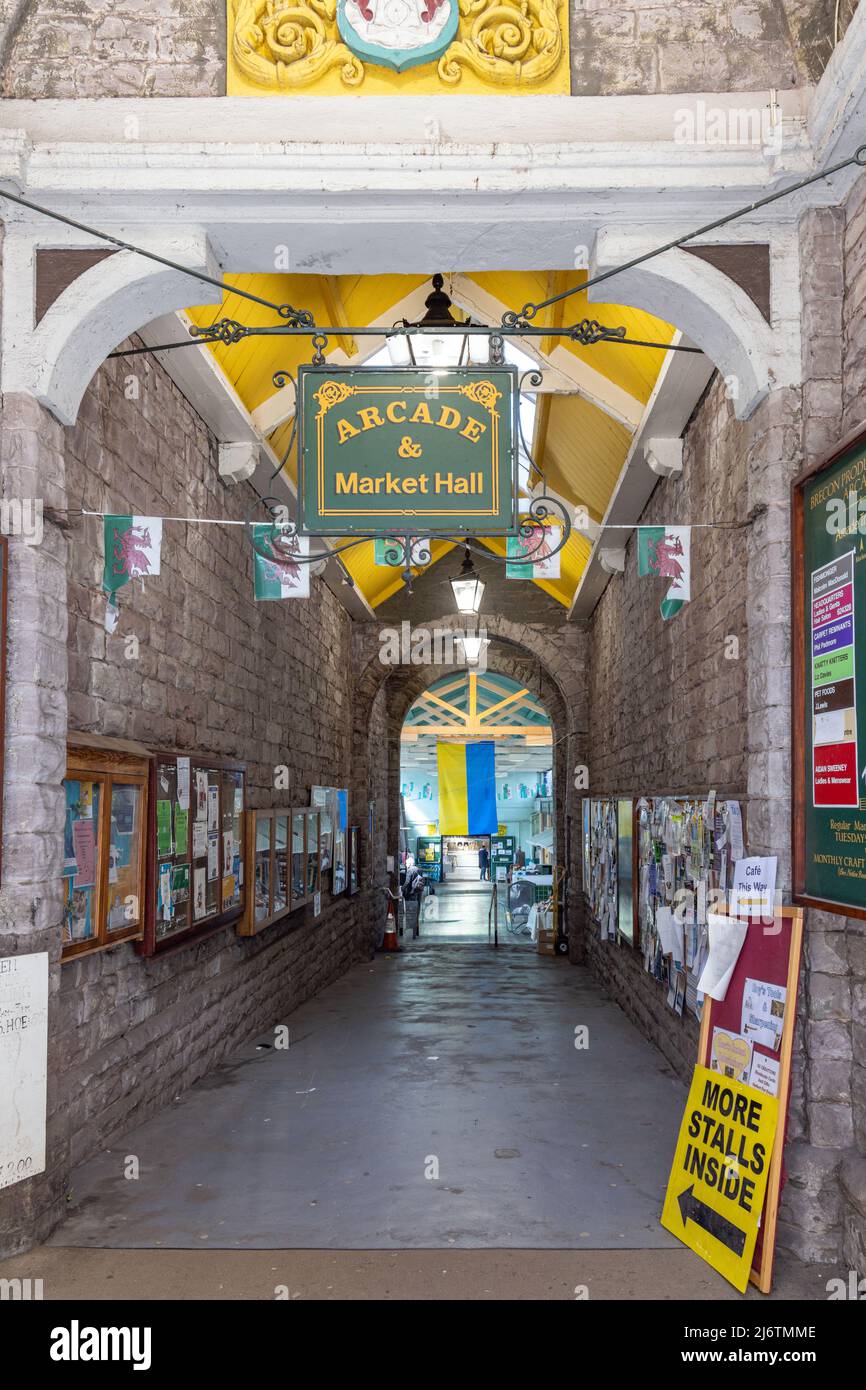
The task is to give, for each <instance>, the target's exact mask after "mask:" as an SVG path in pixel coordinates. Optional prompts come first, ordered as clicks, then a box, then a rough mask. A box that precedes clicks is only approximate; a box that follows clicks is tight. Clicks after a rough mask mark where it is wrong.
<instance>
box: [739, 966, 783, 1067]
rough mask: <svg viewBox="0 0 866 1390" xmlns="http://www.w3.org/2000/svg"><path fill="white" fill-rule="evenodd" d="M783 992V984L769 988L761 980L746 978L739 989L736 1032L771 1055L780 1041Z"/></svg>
mask: <svg viewBox="0 0 866 1390" xmlns="http://www.w3.org/2000/svg"><path fill="white" fill-rule="evenodd" d="M787 993H788V991H787V989H786V988H785V986H784V985H771V984H767V983H765V982H764V981H763V980H749V979H747V980H746V983H745V985H744V986H743V1010H742V1016H741V1018H740V1031H741V1032H742V1033H743V1034H744V1035H745V1036H746V1037H747V1038H751V1040H752V1042H756V1043H760V1044H761V1046H762V1047H768V1048H770V1050H771V1051H772V1052H778V1050H779V1043H780V1042H781V1041H782V1024H783V1023H784V1020H785V999H786V997H787Z"/></svg>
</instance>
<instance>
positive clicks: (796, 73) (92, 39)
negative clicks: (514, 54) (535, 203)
mask: <svg viewBox="0 0 866 1390" xmlns="http://www.w3.org/2000/svg"><path fill="white" fill-rule="evenodd" d="M569 3H570V15H571V21H570V23H571V71H572V90H573V92H574V93H575V94H576V95H586V96H590V95H596V94H627V93H639V92H643V93H651V92H688V91H705V92H718V91H763V90H765V89H767V88H769V87H771V86H773V87H781V88H784V87H794V86H802V85H804V84H806V83H809V82H815V81H817V79H818V77H819V76H820V74H821V72H822V71H823V69H824V67H825V66H826V63H827V59H828V58H829V55H830V51H831V43H830V39H829V35H830V33H831V32H832V9H833V6H832V0H784V3H769V0H717V2H716V3H715V4H709V3H707V0H684V2H683V3H680V4H678V5H671V4H670V3H668V0H639V2H638V3H634V2H632V3H628V2H627V0H622V3H617V0H569ZM225 53H226V7H225V0H0V61H2V66H3V69H4V72H3V81H2V95H3V96H15V97H36V98H38V97H55V98H56V97H84V96H87V97H100V96H107V97H113V96H124V97H132V96H181V97H188V96H221V95H223V94H224V92H225V85H226V71H225Z"/></svg>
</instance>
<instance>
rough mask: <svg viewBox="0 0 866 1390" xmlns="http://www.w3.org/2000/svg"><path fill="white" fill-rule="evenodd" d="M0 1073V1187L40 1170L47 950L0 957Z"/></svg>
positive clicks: (45, 1073) (45, 1070)
mask: <svg viewBox="0 0 866 1390" xmlns="http://www.w3.org/2000/svg"><path fill="white" fill-rule="evenodd" d="M69 890H70V891H74V890H72V885H71V884H70V885H69ZM0 1076H2V1077H3V1085H2V1086H0V1187H11V1186H12V1184H13V1183H16V1182H22V1181H23V1180H24V1179H25V1178H32V1177H33V1176H34V1175H35V1174H36V1173H42V1172H44V1171H45V1115H46V1096H47V1077H48V953H47V951H38V952H36V953H34V954H33V955H21V956H4V957H2V958H0Z"/></svg>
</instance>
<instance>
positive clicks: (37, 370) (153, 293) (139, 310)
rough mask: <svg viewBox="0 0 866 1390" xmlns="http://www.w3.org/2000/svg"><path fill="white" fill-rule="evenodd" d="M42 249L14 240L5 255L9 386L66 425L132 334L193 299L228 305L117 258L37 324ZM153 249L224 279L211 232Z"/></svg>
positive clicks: (140, 263) (169, 239) (124, 255)
mask: <svg viewBox="0 0 866 1390" xmlns="http://www.w3.org/2000/svg"><path fill="white" fill-rule="evenodd" d="M88 244H89V245H90V246H92V245H93V242H92V240H91V241H90V242H89V243H88ZM36 249H37V248H36V245H35V244H34V242H33V240H32V239H29V238H26V237H20V236H14V235H13V236H11V237H9V238H8V240H7V246H6V248H4V250H5V254H4V265H3V301H4V314H3V359H2V369H3V378H2V387H3V391H4V392H8V391H26V392H29V393H30V394H31V395H33V396H35V397H36V399H37V400H38V401H40V402H41V403H42V405H44V406H46V407H47V409H48V410H50V411H51V413H52V414H53V415H55V416H56V418H57V419H58V420H60V421H61V423H62V424H64V425H72V424H74V423H75V420H76V417H77V415H78V407H79V405H80V404H81V398H82V396H83V395H84V392H85V391H86V389H87V386H88V384H89V382H90V381H91V379H92V377H93V376H94V374H95V372H96V371H97V370H98V368H99V367H100V366H101V365H102V363H103V362H104V361H105V358H106V357H107V356H108V354H109V353H110V352H112V351H113V350H114V349H115V348H116V347H117V346H118V345H119V344H120V343H122V342H123V340H124V339H125V338H127V337H128V336H129V335H130V333H133V332H135V331H136V330H137V329H139V328H140V327H141V326H142V325H143V324H146V323H149V322H150V321H151V320H152V319H154V318H156V317H157V316H159V315H161V314H165V313H166V312H167V311H168V310H169V309H176V308H178V307H180V306H181V305H183V304H188V303H189V301H190V296H191V295H192V297H194V298H195V299H196V300H198V302H199V303H203V304H205V303H206V304H219V303H220V301H221V298H222V296H221V292H220V290H219V289H217V288H215V287H212V286H208V285H203V284H201V283H200V282H197V281H194V280H192V279H191V278H190V276H189V275H186V274H183V273H181V272H180V271H176V270H171V269H169V268H168V267H167V266H162V265H159V264H157V263H156V262H154V261H149V260H146V259H145V258H144V257H142V256H138V255H135V254H134V253H132V252H128V251H117V252H115V253H114V254H113V255H111V256H109V257H107V259H105V260H103V261H100V262H99V263H98V264H97V265H94V266H92V267H91V268H90V269H89V270H87V271H85V272H84V273H83V274H82V275H79V276H78V277H77V279H75V280H73V281H72V283H71V284H70V285H69V286H68V287H67V288H66V289H65V290H64V291H63V293H62V294H61V295H60V296H59V297H58V299H57V300H55V302H54V303H53V304H52V305H51V307H50V309H49V310H48V311H47V313H46V314H45V315H44V317H43V318H42V319H41V321H40V322H39V323H38V324H34V303H35V283H36ZM147 249H148V250H152V251H154V252H156V253H158V254H160V255H164V256H168V257H170V258H171V259H173V260H178V261H180V262H181V263H182V264H185V265H189V266H190V267H191V268H194V269H197V270H201V271H203V272H205V273H206V274H209V275H217V274H219V267H218V266H217V265H216V263H215V261H214V259H213V257H212V255H211V253H210V248H209V243H208V238H207V236H206V235H205V233H204V232H201V231H199V232H198V233H194V232H191V231H184V232H181V233H179V234H178V233H167V234H166V235H164V236H160V237H156V238H153V237H151V238H149V239H148V244H147Z"/></svg>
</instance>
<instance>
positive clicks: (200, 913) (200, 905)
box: [192, 869, 207, 918]
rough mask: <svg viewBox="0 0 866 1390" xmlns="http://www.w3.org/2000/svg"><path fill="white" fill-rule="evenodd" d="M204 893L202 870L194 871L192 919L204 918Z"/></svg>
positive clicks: (205, 907) (205, 901) (205, 888)
mask: <svg viewBox="0 0 866 1390" xmlns="http://www.w3.org/2000/svg"><path fill="white" fill-rule="evenodd" d="M206 893H207V887H206V884H205V871H204V869H196V870H195V871H194V873H193V904H192V915H193V917H196V918H198V917H204V916H205V914H206V913H207V897H206Z"/></svg>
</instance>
